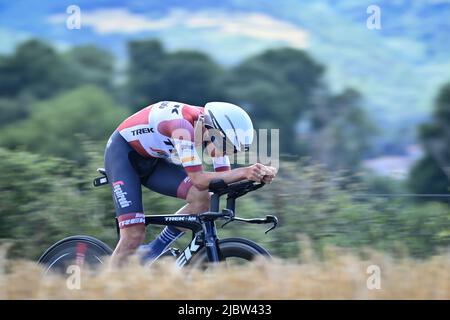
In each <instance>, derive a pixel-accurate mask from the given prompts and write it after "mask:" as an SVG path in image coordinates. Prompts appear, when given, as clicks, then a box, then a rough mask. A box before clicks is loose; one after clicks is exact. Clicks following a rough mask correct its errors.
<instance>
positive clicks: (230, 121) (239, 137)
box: [205, 102, 253, 153]
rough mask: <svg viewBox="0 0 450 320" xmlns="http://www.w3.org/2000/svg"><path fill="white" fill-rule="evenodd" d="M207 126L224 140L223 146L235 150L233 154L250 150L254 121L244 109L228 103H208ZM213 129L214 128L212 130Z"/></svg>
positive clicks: (206, 111) (206, 112)
mask: <svg viewBox="0 0 450 320" xmlns="http://www.w3.org/2000/svg"><path fill="white" fill-rule="evenodd" d="M205 116H206V118H207V123H208V124H209V128H208V125H206V127H207V128H208V129H212V128H214V129H215V130H216V131H218V132H219V134H220V135H221V136H222V139H223V142H224V144H223V146H224V147H225V144H226V145H227V149H228V147H230V148H233V152H234V153H237V152H239V151H244V150H248V148H249V146H250V145H251V144H252V142H253V124H252V120H251V119H250V117H249V116H248V114H247V112H245V111H244V110H243V109H242V108H240V107H238V106H237V105H235V104H232V103H227V102H208V103H207V104H206V105H205ZM211 127H212V128H211ZM211 141H212V142H214V140H213V139H212V140H211Z"/></svg>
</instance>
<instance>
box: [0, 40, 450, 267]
mask: <svg viewBox="0 0 450 320" xmlns="http://www.w3.org/2000/svg"><path fill="white" fill-rule="evenodd" d="M115 65H116V62H115V61H114V57H113V56H111V55H110V54H109V53H108V51H106V50H103V49H99V48H96V47H93V46H84V47H75V48H72V49H70V50H68V51H67V52H65V53H60V52H58V51H56V50H55V49H53V48H52V47H51V46H50V45H48V44H46V43H44V42H42V41H39V40H30V41H27V42H25V43H23V44H21V45H19V46H18V47H17V49H16V51H15V52H14V53H13V54H11V55H9V56H0V125H1V127H0V157H1V158H2V161H1V162H0V238H7V239H13V241H14V242H15V246H14V249H13V251H12V254H13V255H14V256H21V257H28V258H36V257H37V256H38V255H39V254H40V253H42V251H43V250H44V249H45V248H46V247H48V246H49V245H50V244H52V243H53V242H55V241H56V240H59V239H60V238H62V237H65V236H69V235H73V234H77V233H85V234H90V235H92V236H96V237H99V238H101V239H102V240H104V241H106V242H108V243H109V244H110V245H111V246H114V244H115V241H116V234H115V228H114V219H113V217H114V210H113V203H112V198H111V192H110V190H109V188H108V187H104V188H96V189H94V188H93V187H92V184H91V181H92V179H93V178H94V177H95V175H96V172H95V169H96V168H97V167H100V166H103V152H104V147H105V144H106V139H107V138H108V136H109V135H110V134H111V132H112V131H113V130H114V129H115V128H116V127H117V125H118V124H119V123H120V122H121V121H122V120H123V119H125V118H126V117H127V116H128V115H130V114H132V113H133V112H134V111H136V110H139V109H140V108H142V107H144V106H146V105H149V104H151V103H154V102H157V101H159V100H174V101H182V102H186V103H189V104H194V105H202V104H204V103H205V102H208V101H212V100H224V101H229V102H233V103H237V104H240V105H242V106H243V107H244V108H245V109H246V110H248V112H249V113H250V114H251V116H252V120H253V121H254V123H255V127H256V128H279V129H280V150H281V152H282V153H283V154H290V155H291V156H292V157H290V160H289V161H287V160H286V161H283V160H282V162H281V169H280V178H279V179H278V180H277V181H276V182H275V183H274V184H272V185H271V186H267V187H265V188H263V189H262V191H261V192H257V193H255V194H252V195H250V196H246V197H244V198H243V199H242V201H241V202H239V204H238V214H239V215H241V216H245V217H255V216H261V215H265V214H277V215H278V216H279V218H280V227H279V229H277V231H275V232H273V233H271V234H269V235H268V236H266V235H264V233H263V232H262V230H261V229H260V228H259V227H255V226H248V225H239V224H237V223H236V224H231V225H229V226H228V227H227V228H226V229H225V230H221V231H220V235H222V236H229V235H240V236H246V237H250V238H252V239H254V240H256V241H258V242H261V243H262V244H264V245H265V246H267V247H268V248H269V249H271V250H272V251H273V252H274V253H275V254H277V255H280V256H283V257H293V256H295V255H297V254H298V250H299V248H298V236H299V235H300V234H304V235H307V236H308V237H309V238H310V239H311V240H312V242H313V246H314V247H315V248H316V249H317V251H318V252H320V251H321V249H322V248H323V247H324V246H325V245H339V246H346V247H352V248H364V247H373V248H377V249H381V250H387V251H392V252H398V253H402V252H408V253H410V254H413V255H414V256H417V257H425V256H428V255H430V254H432V253H433V252H435V251H436V250H439V248H441V247H446V246H448V245H449V241H450V231H449V230H450V215H449V207H448V205H446V204H443V203H434V202H431V203H426V204H419V205H418V204H417V203H413V202H411V201H409V200H401V199H384V198H378V197H376V198H373V197H367V192H369V191H374V192H380V190H381V193H383V192H391V191H392V192H394V191H398V190H399V189H400V188H401V187H400V186H398V185H396V184H393V183H392V182H391V181H389V180H383V179H373V180H371V182H370V184H369V185H367V184H364V183H362V184H361V181H362V180H361V179H359V178H357V179H355V176H357V175H355V174H357V173H359V172H360V170H361V161H362V160H363V159H364V156H365V155H366V154H367V153H368V152H369V151H370V146H371V144H370V142H371V138H372V136H373V135H374V134H375V133H376V131H375V128H374V125H373V123H371V121H370V119H369V118H368V116H367V114H366V113H365V112H364V108H363V105H364V103H365V102H364V98H363V97H362V96H360V94H359V93H358V92H357V91H355V90H353V89H351V88H348V89H345V90H344V91H342V92H340V93H339V92H338V93H334V92H331V91H330V89H329V88H328V87H327V86H326V85H325V81H324V80H323V76H324V73H325V72H326V69H325V66H323V65H321V64H319V63H318V62H316V61H315V60H314V59H313V58H312V57H311V56H310V55H309V54H308V53H306V52H304V51H301V50H295V49H276V50H268V51H266V52H263V53H261V54H258V55H256V56H253V57H249V58H248V59H247V60H245V61H243V62H242V63H240V64H238V65H236V66H234V67H232V68H228V69H226V68H222V67H221V66H219V65H217V64H216V63H215V62H214V61H213V60H212V59H211V58H210V57H208V56H207V55H205V54H203V53H200V52H195V51H175V52H168V51H166V50H165V48H164V47H163V46H162V44H161V43H160V42H158V41H156V40H139V41H132V42H130V44H129V61H128V65H127V74H126V78H125V79H123V78H121V76H122V75H119V74H118V72H117V70H116V69H115ZM118 80H120V81H118ZM449 105H450V85H448V86H446V87H444V88H443V89H442V91H441V94H440V95H439V98H438V99H437V107H436V111H435V115H434V118H433V121H432V122H431V123H430V124H429V125H427V126H424V127H423V129H422V141H423V143H424V145H425V146H426V149H427V151H428V152H427V155H426V157H425V158H424V159H423V160H422V161H421V162H419V164H418V165H417V167H416V169H415V171H413V175H412V176H413V179H412V185H413V186H414V188H415V190H417V191H418V192H421V193H423V192H424V191H427V192H439V193H443V192H447V193H448V179H447V177H446V175H445V171H443V168H444V166H442V163H448V160H449V158H450V155H449V153H448V150H449V149H448V147H447V146H448V145H449V142H450V141H449V140H450V135H449V134H448V130H447V129H448V128H447V127H448V124H449V121H450V116H449V110H450V108H449V107H448V106H449ZM302 156H305V157H304V158H303V159H305V160H303V162H301V163H300V162H297V159H299V158H300V157H302ZM315 163H320V164H321V166H317V165H314V164H315ZM341 169H345V170H347V171H349V172H350V174H342V173H341V172H340V170H341ZM355 183H359V184H356V185H355ZM143 192H144V196H143V198H144V206H145V208H146V213H148V214H163V213H171V212H174V211H176V210H177V209H178V208H179V207H180V206H181V205H182V203H183V202H182V201H180V200H176V199H171V198H168V197H164V196H161V195H158V194H156V193H154V192H151V191H148V190H144V191H143ZM364 192H366V196H362V197H361V196H358V194H363V193H364ZM150 231H151V234H150V235H149V237H151V236H152V233H153V235H154V233H155V232H157V231H158V229H157V228H151V230H150Z"/></svg>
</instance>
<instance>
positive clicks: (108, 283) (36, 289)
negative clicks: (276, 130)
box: [0, 249, 450, 299]
mask: <svg viewBox="0 0 450 320" xmlns="http://www.w3.org/2000/svg"><path fill="white" fill-rule="evenodd" d="M304 252H305V254H304V255H303V256H302V257H300V259H299V260H301V261H302V262H301V263H299V262H295V261H290V262H286V261H279V260H275V261H273V262H271V263H264V262H262V261H258V262H256V263H254V264H252V265H249V266H241V267H232V268H224V267H223V266H219V267H217V268H214V269H212V270H209V271H208V272H200V271H195V270H193V271H191V272H190V273H187V272H186V270H177V269H175V268H174V267H173V263H169V262H165V263H161V264H158V265H154V266H153V268H150V269H146V268H143V267H141V266H139V265H138V264H136V263H131V264H130V265H129V266H127V267H125V268H124V269H122V270H116V271H111V270H107V269H106V268H105V270H102V271H101V272H99V273H97V274H95V275H93V274H88V273H83V274H82V277H81V283H80V284H81V287H80V289H74V290H69V289H68V288H67V285H66V281H67V279H66V278H67V277H59V276H51V277H47V278H43V277H42V269H41V268H40V267H39V266H37V265H36V264H34V263H32V262H29V261H7V260H6V259H5V258H4V254H3V255H1V254H0V268H1V269H0V270H1V273H0V298H2V299H450V255H440V256H435V257H433V258H431V259H428V260H426V261H414V260H412V259H409V258H403V259H399V260H394V259H392V258H390V257H388V256H386V255H383V254H380V253H376V252H371V253H370V254H369V257H368V258H366V259H360V258H357V257H356V256H355V255H352V254H350V253H347V252H345V251H343V250H340V249H329V250H327V251H326V254H325V258H324V259H322V260H320V261H319V260H318V259H316V258H315V257H314V255H313V254H311V252H310V253H308V251H304ZM369 265H378V266H379V267H380V270H381V288H380V289H373V290H369V289H368V288H367V284H366V282H367V278H368V277H369V276H370V274H367V267H368V266H369Z"/></svg>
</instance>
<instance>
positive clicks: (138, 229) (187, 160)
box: [105, 101, 277, 266]
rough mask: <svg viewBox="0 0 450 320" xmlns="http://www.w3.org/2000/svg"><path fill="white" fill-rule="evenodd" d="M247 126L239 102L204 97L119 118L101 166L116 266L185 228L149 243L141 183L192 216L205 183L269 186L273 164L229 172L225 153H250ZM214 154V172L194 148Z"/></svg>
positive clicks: (203, 203)
mask: <svg viewBox="0 0 450 320" xmlns="http://www.w3.org/2000/svg"><path fill="white" fill-rule="evenodd" d="M252 141H253V125H252V121H251V119H250V117H249V116H248V114H247V113H246V112H245V111H244V110H243V109H241V108H240V107H238V106H236V105H234V104H230V103H225V102H210V103H207V104H206V105H205V106H204V107H197V106H191V105H188V104H184V103H179V102H173V101H163V102H158V103H155V104H153V105H150V106H148V107H146V108H144V109H142V110H140V111H138V112H136V113H135V114H133V115H131V116H130V117H129V118H127V119H126V120H124V121H123V122H122V123H121V124H120V125H119V126H118V128H117V129H116V130H115V131H114V133H113V134H112V135H111V137H110V138H109V140H108V143H107V145H106V150H105V169H106V174H107V176H108V179H109V181H110V185H111V188H112V193H113V199H114V204H115V208H116V215H117V219H118V223H119V228H120V240H119V242H118V244H117V246H116V248H115V250H114V253H113V255H112V260H111V263H112V265H113V266H118V265H120V264H122V262H123V261H125V260H126V258H127V257H128V256H129V255H131V254H132V253H134V252H135V251H136V249H137V248H139V247H140V248H139V249H143V252H144V253H145V254H144V258H145V259H146V260H150V261H151V260H152V259H154V258H156V257H157V256H158V255H160V254H161V253H162V252H164V250H165V249H166V248H167V247H168V246H169V245H170V244H171V243H172V242H173V241H175V240H176V239H177V238H179V237H180V236H181V235H182V234H183V231H182V230H179V229H177V228H175V227H172V226H168V227H165V228H164V229H163V231H162V232H161V234H160V235H159V236H158V237H156V239H154V240H153V241H152V242H150V243H149V244H148V245H144V246H141V244H142V243H143V241H144V238H145V218H144V209H143V205H142V194H141V185H143V186H145V187H147V188H148V189H150V190H152V191H155V192H158V193H160V194H163V195H167V196H171V197H177V198H181V199H184V200H186V202H187V204H186V205H185V206H183V207H182V208H181V209H179V210H178V211H177V212H176V213H175V214H197V213H201V212H205V211H207V210H208V207H209V192H208V184H209V182H210V181H211V180H213V179H223V180H224V181H225V182H226V183H231V182H236V181H240V180H245V179H249V180H253V181H257V182H265V183H271V182H272V180H273V179H274V177H275V176H276V173H277V169H276V168H274V167H270V166H265V165H262V164H260V163H256V164H253V165H251V166H248V167H241V168H237V169H233V170H231V168H230V160H229V158H228V156H227V154H233V153H237V152H240V151H244V150H248V148H249V146H250V144H251V143H252ZM203 148H204V149H205V151H206V152H207V154H208V155H209V156H210V157H211V158H212V163H213V167H214V172H205V171H204V170H203V166H202V158H201V157H200V155H199V152H198V150H202V149H203Z"/></svg>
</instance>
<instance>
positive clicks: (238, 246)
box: [190, 238, 271, 268]
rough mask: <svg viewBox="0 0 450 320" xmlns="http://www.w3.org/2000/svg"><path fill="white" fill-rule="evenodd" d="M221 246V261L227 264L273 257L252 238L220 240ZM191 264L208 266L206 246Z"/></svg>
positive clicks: (198, 266) (196, 266) (202, 266)
mask: <svg viewBox="0 0 450 320" xmlns="http://www.w3.org/2000/svg"><path fill="white" fill-rule="evenodd" d="M219 248H220V255H221V262H224V263H225V264H226V265H227V266H233V265H243V264H247V263H249V262H250V261H253V260H255V259H256V258H264V259H270V258H271V256H270V253H269V252H268V251H267V250H266V249H264V248H263V247H261V246H260V245H259V244H257V243H255V242H253V241H251V240H247V239H243V238H228V239H223V240H219ZM190 265H191V266H193V267H194V268H206V267H207V266H208V256H207V253H206V248H202V249H201V250H200V251H199V252H198V254H196V255H195V256H194V257H193V258H192V260H191V262H190Z"/></svg>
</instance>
